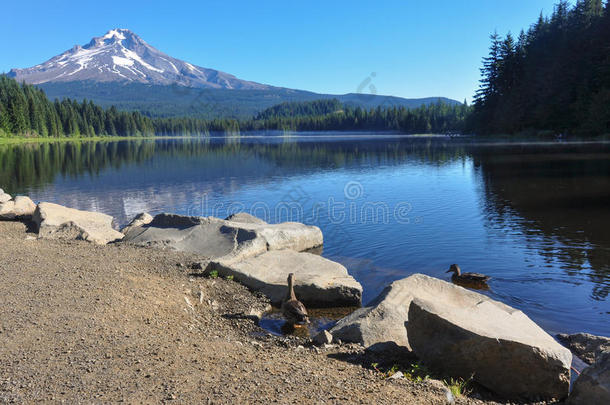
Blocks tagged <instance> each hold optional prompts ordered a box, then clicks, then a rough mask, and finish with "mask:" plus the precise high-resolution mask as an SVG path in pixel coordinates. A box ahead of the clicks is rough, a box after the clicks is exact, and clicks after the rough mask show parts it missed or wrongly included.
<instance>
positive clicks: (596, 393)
mask: <svg viewBox="0 0 610 405" xmlns="http://www.w3.org/2000/svg"><path fill="white" fill-rule="evenodd" d="M567 402H568V403H569V404H571V405H592V404H600V405H601V404H610V352H608V351H602V352H600V353H598V356H597V361H596V362H595V364H593V365H592V366H589V367H587V368H585V369H584V370H583V371H582V373H581V374H580V376H579V377H578V378H577V379H576V382H575V383H574V387H573V388H572V393H571V394H570V397H569V398H568V401H567Z"/></svg>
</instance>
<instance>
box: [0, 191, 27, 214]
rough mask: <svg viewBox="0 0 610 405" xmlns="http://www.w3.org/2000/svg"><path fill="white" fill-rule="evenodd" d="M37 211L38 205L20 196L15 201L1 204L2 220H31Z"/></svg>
mask: <svg viewBox="0 0 610 405" xmlns="http://www.w3.org/2000/svg"><path fill="white" fill-rule="evenodd" d="M5 195H7V194H5ZM35 210H36V204H34V202H33V201H32V200H31V199H30V198H29V197H25V196H21V195H18V196H17V197H15V199H14V200H10V201H7V202H4V203H0V219H23V218H25V219H29V218H31V217H32V215H33V214H34V211H35Z"/></svg>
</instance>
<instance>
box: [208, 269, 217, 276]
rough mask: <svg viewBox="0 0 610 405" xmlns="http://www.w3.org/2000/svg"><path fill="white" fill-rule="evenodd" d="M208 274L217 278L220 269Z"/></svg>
mask: <svg viewBox="0 0 610 405" xmlns="http://www.w3.org/2000/svg"><path fill="white" fill-rule="evenodd" d="M208 276H209V277H210V278H217V277H218V270H211V271H210V272H209V273H208Z"/></svg>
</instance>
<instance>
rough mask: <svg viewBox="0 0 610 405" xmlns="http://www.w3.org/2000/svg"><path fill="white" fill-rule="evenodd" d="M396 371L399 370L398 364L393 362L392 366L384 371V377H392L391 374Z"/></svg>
mask: <svg viewBox="0 0 610 405" xmlns="http://www.w3.org/2000/svg"><path fill="white" fill-rule="evenodd" d="M398 371H399V368H398V364H394V365H393V366H392V368H391V369H389V370H388V371H387V372H386V373H385V377H386V378H388V377H392V376H393V375H394V374H396V373H397V372H398Z"/></svg>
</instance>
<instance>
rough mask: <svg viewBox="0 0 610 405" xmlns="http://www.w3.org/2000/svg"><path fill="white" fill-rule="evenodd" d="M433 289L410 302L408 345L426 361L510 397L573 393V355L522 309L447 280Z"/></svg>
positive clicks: (439, 282)
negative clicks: (425, 295)
mask: <svg viewBox="0 0 610 405" xmlns="http://www.w3.org/2000/svg"><path fill="white" fill-rule="evenodd" d="M432 286H434V287H435V288H434V289H433V288H431V287H432ZM428 292H429V293H431V294H430V295H429V296H428V297H427V298H424V297H416V298H414V299H413V300H412V301H411V304H410V306H409V314H408V317H409V320H408V322H407V323H406V328H407V334H408V337H409V344H410V345H411V347H412V348H413V351H414V352H415V354H417V356H418V357H419V358H420V359H422V361H423V362H424V363H425V364H427V365H428V366H430V367H432V368H434V369H436V370H438V371H442V372H443V373H446V374H448V375H451V376H456V377H463V378H469V377H470V376H473V378H474V380H475V381H477V382H478V383H479V384H481V385H483V386H485V387H487V388H488V389H489V390H491V391H493V392H496V393H497V394H499V395H501V396H504V397H507V398H524V399H525V398H527V399H530V398H536V397H542V398H557V399H561V398H563V397H565V396H567V395H568V389H569V384H570V364H571V361H572V354H571V353H570V351H569V350H567V349H566V348H565V347H563V346H561V345H560V344H559V343H557V342H556V341H555V340H554V339H553V338H552V337H551V336H550V335H548V334H547V333H546V332H545V331H543V330H542V329H541V328H540V327H539V326H538V325H536V324H535V323H534V322H533V321H532V320H530V319H529V318H528V317H527V316H526V315H525V314H524V313H523V312H521V311H519V310H516V309H514V308H511V307H509V306H508V305H505V304H503V303H501V302H498V301H494V300H492V299H491V298H489V297H487V296H484V295H482V294H478V293H475V292H472V291H469V290H466V289H464V288H462V287H459V286H456V285H454V284H451V283H447V282H445V281H442V280H438V281H437V282H435V283H429V285H428Z"/></svg>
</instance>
